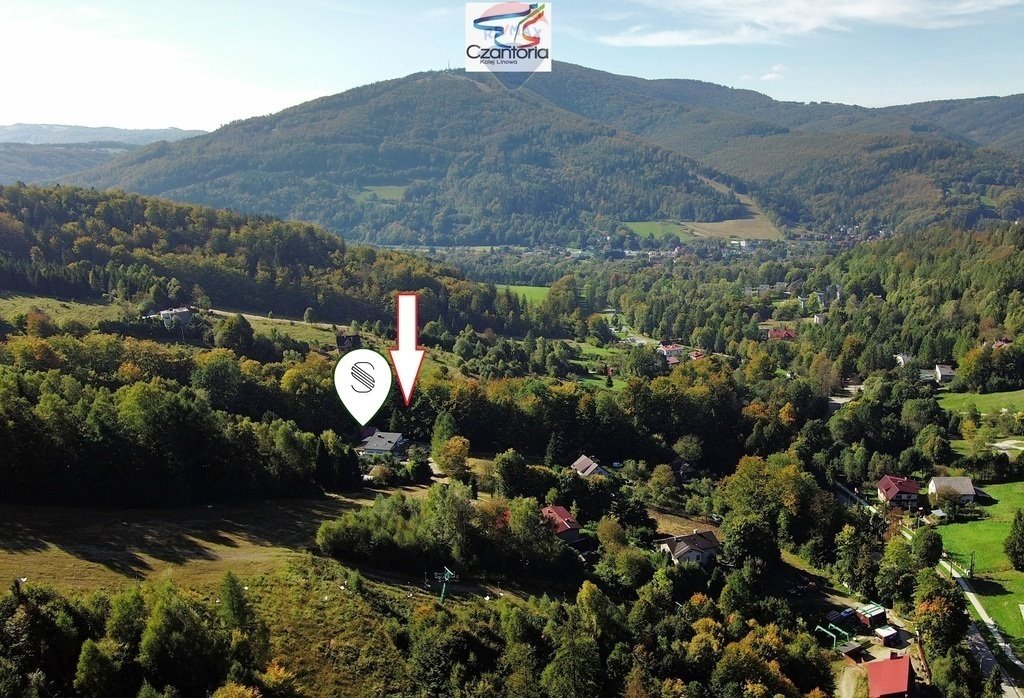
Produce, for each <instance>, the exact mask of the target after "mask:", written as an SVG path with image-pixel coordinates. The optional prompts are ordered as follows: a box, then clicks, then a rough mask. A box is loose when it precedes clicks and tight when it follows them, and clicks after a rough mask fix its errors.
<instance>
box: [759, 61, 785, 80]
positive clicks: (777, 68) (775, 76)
mask: <svg viewBox="0 0 1024 698" xmlns="http://www.w3.org/2000/svg"><path fill="white" fill-rule="evenodd" d="M785 73H786V66H784V65H783V64H782V63H776V64H775V65H773V66H772V67H771V70H769V71H768V72H767V73H765V74H764V75H762V76H761V79H762V80H765V81H773V80H781V79H782V78H784V77H786V75H785Z"/></svg>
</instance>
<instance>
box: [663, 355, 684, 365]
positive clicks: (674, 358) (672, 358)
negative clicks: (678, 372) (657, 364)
mask: <svg viewBox="0 0 1024 698" xmlns="http://www.w3.org/2000/svg"><path fill="white" fill-rule="evenodd" d="M665 363H667V364H668V365H669V366H678V365H679V364H680V363H681V362H680V361H679V357H678V356H669V357H668V358H666V359H665Z"/></svg>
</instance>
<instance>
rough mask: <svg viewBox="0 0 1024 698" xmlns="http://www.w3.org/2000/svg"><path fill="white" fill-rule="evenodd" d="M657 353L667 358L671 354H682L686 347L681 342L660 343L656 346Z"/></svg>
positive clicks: (671, 355)
mask: <svg viewBox="0 0 1024 698" xmlns="http://www.w3.org/2000/svg"><path fill="white" fill-rule="evenodd" d="M658 353H659V354H661V355H662V356H664V357H665V358H666V359H669V358H671V357H673V356H682V355H683V354H685V353H686V347H684V346H683V345H682V344H662V345H660V346H659V347H658Z"/></svg>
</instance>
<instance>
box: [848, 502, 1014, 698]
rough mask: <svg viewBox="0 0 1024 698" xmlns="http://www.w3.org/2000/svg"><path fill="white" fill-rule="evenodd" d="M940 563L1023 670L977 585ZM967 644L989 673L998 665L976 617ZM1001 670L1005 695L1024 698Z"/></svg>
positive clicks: (907, 534)
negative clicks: (985, 604) (978, 593)
mask: <svg viewBox="0 0 1024 698" xmlns="http://www.w3.org/2000/svg"><path fill="white" fill-rule="evenodd" d="M836 487H837V488H838V489H839V490H840V495H841V496H843V497H844V498H845V499H847V500H849V501H854V502H857V503H858V504H860V505H861V506H863V507H864V508H866V509H869V510H871V511H876V509H875V507H874V506H873V505H872V504H869V503H868V502H867V501H866V500H864V499H863V498H862V497H860V496H859V495H857V494H854V493H853V492H851V491H850V490H849V489H847V488H846V487H844V486H843V485H841V484H840V483H838V482H837V483H836ZM903 537H904V538H906V539H907V540H910V539H912V538H913V533H912V532H911V531H910V530H909V529H908V528H906V527H905V526H904V527H903ZM939 564H940V566H941V567H942V569H944V570H945V571H946V573H947V574H949V575H950V576H951V577H952V578H953V579H955V580H956V582H957V584H958V585H959V586H960V588H961V589H962V590H963V592H964V596H966V597H967V600H968V601H970V602H971V606H973V607H974V610H975V612H977V614H978V617H979V618H981V620H982V622H983V623H984V624H985V627H986V628H987V629H988V631H989V632H990V633H991V634H992V637H993V638H995V641H996V644H997V645H998V646H999V649H1000V650H1001V651H1002V652H1003V654H1004V655H1005V656H1006V657H1007V659H1009V660H1010V661H1011V662H1013V663H1014V664H1016V665H1017V666H1018V667H1019V668H1020V669H1021V670H1024V663H1022V662H1021V661H1020V660H1019V659H1017V656H1016V655H1015V654H1014V652H1013V647H1011V646H1010V643H1008V642H1007V641H1006V638H1005V637H1003V634H1002V633H1001V632H1000V631H999V627H998V626H997V625H996V624H995V622H994V621H993V620H992V617H991V616H989V614H988V613H987V612H986V611H985V608H984V607H983V606H982V605H981V601H980V600H979V599H978V595H977V594H975V593H974V589H973V588H972V587H971V583H970V581H969V580H968V579H967V578H966V577H964V576H963V575H962V574H961V573H960V571H959V570H957V568H956V566H955V565H953V564H952V563H951V562H948V561H946V560H942V561H940V563H939ZM967 645H968V646H969V647H970V648H971V652H972V653H973V654H974V658H975V659H977V660H978V664H980V665H981V669H982V671H983V672H984V673H985V674H986V675H988V673H989V672H990V671H992V668H993V667H994V666H997V665H998V662H997V661H996V657H995V654H994V652H993V651H992V648H991V647H990V646H989V644H988V643H987V642H986V641H985V637H984V635H982V634H981V631H980V630H978V626H977V624H976V623H975V622H974V620H971V624H970V626H969V627H968V629H967ZM999 672H1000V673H1001V674H1002V675H1003V696H1004V698H1024V693H1022V692H1021V687H1020V686H1018V685H1017V681H1016V679H1014V677H1013V676H1011V675H1010V674H1008V673H1007V672H1006V670H1005V669H1003V668H1002V667H1001V666H1000V667H999Z"/></svg>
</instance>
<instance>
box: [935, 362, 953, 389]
mask: <svg viewBox="0 0 1024 698" xmlns="http://www.w3.org/2000/svg"><path fill="white" fill-rule="evenodd" d="M954 378H956V371H954V370H953V367H952V366H949V365H948V364H935V382H936V383H939V384H942V383H949V382H950V381H951V380H953V379H954Z"/></svg>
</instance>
